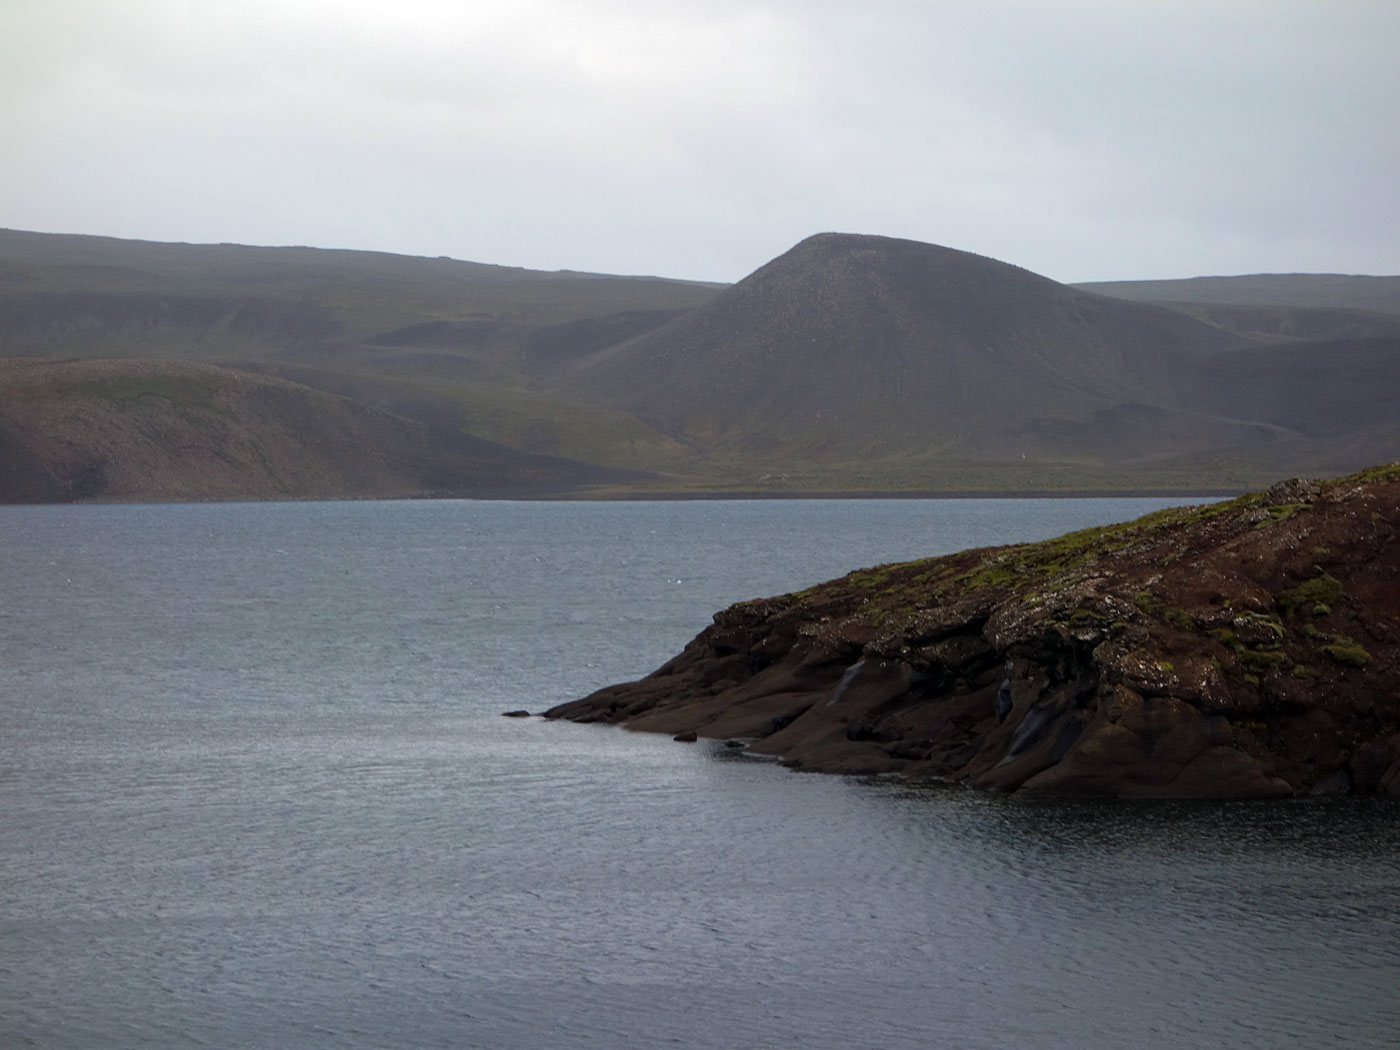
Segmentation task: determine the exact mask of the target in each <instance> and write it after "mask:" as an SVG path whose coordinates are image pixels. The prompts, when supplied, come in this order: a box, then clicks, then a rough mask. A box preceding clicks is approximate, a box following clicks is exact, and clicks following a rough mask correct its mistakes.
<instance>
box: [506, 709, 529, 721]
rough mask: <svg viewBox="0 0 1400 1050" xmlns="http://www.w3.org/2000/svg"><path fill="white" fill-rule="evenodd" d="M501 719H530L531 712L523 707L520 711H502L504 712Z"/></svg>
mask: <svg viewBox="0 0 1400 1050" xmlns="http://www.w3.org/2000/svg"><path fill="white" fill-rule="evenodd" d="M501 717H502V718H529V717H530V712H529V711H526V710H525V709H524V708H523V707H522V708H521V709H520V710H519V711H502V712H501Z"/></svg>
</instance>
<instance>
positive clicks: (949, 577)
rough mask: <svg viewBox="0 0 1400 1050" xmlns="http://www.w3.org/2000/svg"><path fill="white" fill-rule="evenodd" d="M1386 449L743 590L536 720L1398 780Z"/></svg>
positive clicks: (927, 776)
mask: <svg viewBox="0 0 1400 1050" xmlns="http://www.w3.org/2000/svg"><path fill="white" fill-rule="evenodd" d="M1397 526H1400V464H1392V465H1389V466H1384V467H1377V468H1373V469H1372V470H1369V471H1365V472H1363V473H1360V474H1355V475H1351V476H1349V477H1345V478H1340V479H1335V480H1329V481H1322V482H1314V481H1304V480H1301V479H1294V480H1291V481H1286V482H1281V483H1279V484H1277V485H1275V486H1274V487H1273V488H1271V489H1269V490H1268V491H1267V492H1262V493H1255V494H1252V495H1248V496H1243V497H1240V498H1238V499H1234V500H1230V501H1228V502H1222V503H1215V504H1210V505H1206V506H1201V507H1188V508H1173V509H1169V510H1165V511H1160V512H1158V513H1156V514H1151V515H1148V516H1147V517H1144V518H1141V519H1139V520H1137V521H1134V522H1130V523H1127V524H1123V525H1113V526H1107V527H1103V528H1095V529H1087V530H1084V531H1081V532H1075V533H1070V534H1068V535H1066V536H1062V537H1059V538H1058V539H1053V540H1048V541H1045V542H1041V543H1031V544H1021V545H1016V546H1009V547H998V548H988V549H982V550H970V551H964V552H962V553H959V554H953V555H949V556H946V557H938V558H931V559H927V560H922V561H914V562H907V563H903V564H897V565H884V566H879V567H876V568H872V569H864V570H860V571H857V572H853V573H850V574H849V575H847V576H845V577H842V578H841V579H838V580H833V581H831V582H828V583H824V584H821V585H819V586H816V587H812V588H810V589H808V590H805V591H801V592H798V593H795V594H787V595H783V596H781V597H776V598H768V599H760V600H755V601H748V602H742V603H739V604H737V605H734V606H732V607H730V608H728V609H726V610H724V611H722V612H720V613H718V614H716V616H715V617H714V623H713V624H712V625H711V626H710V627H708V628H706V629H705V630H704V631H703V632H701V633H700V634H699V635H698V636H697V637H696V638H695V639H694V640H693V641H691V642H690V644H688V645H687V646H686V647H685V649H684V651H683V652H681V653H680V654H679V655H678V656H676V657H675V658H674V659H672V660H670V661H669V662H668V663H666V664H665V665H664V666H662V667H661V668H659V669H658V670H656V671H654V672H653V673H652V674H650V675H648V676H647V677H646V678H643V679H641V680H639V681H636V682H630V683H625V684H621V685H614V686H609V687H607V688H604V689H601V690H599V691H597V692H596V693H593V694H592V695H591V696H588V697H585V698H583V699H581V700H576V701H573V702H571V703H566V704H562V705H560V706H558V707H555V708H553V709H552V710H550V711H548V712H546V717H547V718H567V719H572V720H574V721H579V722H609V723H615V724H620V725H625V726H627V727H628V728H630V729H636V730H645V731H652V732H665V733H670V734H673V735H675V736H677V737H678V738H679V739H683V740H686V739H695V737H696V736H700V737H712V738H719V739H726V740H731V741H734V742H736V743H742V745H743V746H744V747H745V748H746V749H747V750H748V751H749V752H750V753H753V754H757V755H768V756H776V757H777V758H778V759H780V760H781V761H782V762H783V763H784V764H785V765H787V766H789V767H792V768H794V769H799V770H807V771H814V772H830V773H858V774H886V773H888V774H899V775H902V776H905V777H908V778H911V779H916V780H922V781H931V782H941V783H948V784H963V785H968V786H972V787H977V788H983V789H990V790H994V791H1002V792H1013V791H1014V792H1021V793H1024V794H1035V795H1044V796H1061V797H1071V796H1120V797H1137V798H1190V797H1220V798H1248V797H1269V796H1287V795H1299V794H1348V793H1350V794H1358V795H1368V794H1379V795H1392V796H1395V795H1400V542H1397Z"/></svg>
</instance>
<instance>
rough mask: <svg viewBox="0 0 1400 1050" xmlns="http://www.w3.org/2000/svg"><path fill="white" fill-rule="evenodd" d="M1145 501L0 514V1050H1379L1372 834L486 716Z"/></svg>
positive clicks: (1383, 893) (1286, 813)
mask: <svg viewBox="0 0 1400 1050" xmlns="http://www.w3.org/2000/svg"><path fill="white" fill-rule="evenodd" d="M1162 505H1164V503H1163V502H1162V501H1150V500H965V501H940V500H907V501H906V500H895V501H752V502H748V501H736V502H729V501H713V502H710V501H706V502H676V503H486V502H472V501H442V502H416V503H369V502H367V503H309V504H306V503H303V504H203V505H167V506H86V507H28V508H26V507H6V508H0V540H3V542H4V548H3V549H4V551H5V554H4V560H3V566H0V584H3V592H0V593H3V595H4V602H3V607H0V720H2V721H0V834H3V841H4V844H5V846H4V849H5V852H4V861H3V869H0V874H2V875H3V879H2V880H0V1045H4V1046H12V1045H13V1046H26V1045H29V1046H52V1047H113V1046H133V1047H135V1046H141V1047H187V1046H199V1045H205V1046H219V1047H243V1046H246V1047H263V1046H280V1047H300V1046H307V1047H310V1046H328V1045H335V1046H366V1047H439V1046H440V1047H457V1046H471V1047H503V1048H504V1047H510V1048H513V1047H521V1048H524V1047H535V1048H538V1047H556V1046H557V1047H653V1046H666V1045H670V1046H678V1047H730V1046H774V1047H777V1046H784V1047H786V1046H793V1047H798V1046H800V1047H832V1048H835V1047H856V1046H881V1047H915V1046H920V1047H922V1046H939V1045H947V1046H957V1047H989V1048H990V1047H1005V1046H1013V1045H1017V1046H1038V1047H1066V1048H1069V1047H1074V1048H1091V1050H1092V1048H1096V1047H1104V1048H1108V1047H1115V1048H1116V1047H1122V1046H1128V1045H1131V1046H1137V1047H1163V1048H1165V1047H1208V1046H1209V1047H1215V1046H1219V1045H1221V1044H1222V1043H1226V1042H1228V1043H1229V1044H1232V1045H1234V1046H1237V1047H1260V1048H1264V1047H1270V1048H1273V1047H1319V1046H1343V1045H1345V1046H1349V1047H1358V1046H1360V1047H1367V1046H1378V1047H1379V1046H1393V1045H1395V1037H1394V1033H1395V1031H1396V1030H1397V1029H1400V1003H1398V1001H1400V996H1397V994H1396V991H1397V989H1400V863H1398V860H1397V859H1398V858H1400V831H1397V826H1400V825H1398V824H1397V819H1396V818H1397V816H1400V810H1397V807H1396V806H1395V805H1394V804H1390V803H1386V802H1376V801H1371V802H1366V801H1358V800H1304V801H1296V802H1286V803H1270V804H1238V803H1237V804H1229V803H1208V804H1190V805H1187V804H1161V805H1151V806H1142V805H1132V806H1122V805H1108V804H1089V803H1078V804H1065V803H1059V804H1049V803H1026V802H1023V801H1019V800H1015V799H1002V798H992V797H986V796H980V795H973V794H969V793H964V792H947V791H924V790H916V789H913V788H909V787H905V786H900V785H897V784H891V783H887V782H872V781H861V780H855V779H848V778H832V777H817V776H805V775H796V774H791V773H788V772H786V771H784V770H782V769H779V768H777V767H774V766H771V765H768V764H762V763H756V762H753V761H749V760H744V759H736V758H735V757H734V756H732V755H730V754H728V753H726V752H725V751H724V750H723V749H722V748H715V747H711V746H707V745H704V744H701V745H697V746H682V745H678V744H674V743H672V742H671V741H670V740H667V739H665V738H657V737H650V736H646V735H640V734H629V733H626V732H623V731H619V730H615V729H610V728H604V727H596V726H575V725H567V724H557V723H544V722H542V721H540V720H534V719H532V720H524V721H519V720H508V719H502V718H500V717H499V714H500V712H501V711H504V710H507V709H511V708H519V707H524V708H528V709H531V710H540V709H543V708H544V707H546V706H548V705H550V704H553V703H556V702H559V701H561V700H564V699H570V698H573V697H575V696H578V695H582V694H583V693H585V692H587V691H589V690H591V689H593V688H596V687H597V686H600V685H603V684H606V683H608V682H611V681H616V680H620V679H623V678H630V677H635V676H638V675H641V674H644V673H646V672H647V671H649V670H651V669H652V668H654V667H655V666H657V665H658V664H660V663H661V662H663V661H664V660H665V659H667V658H668V657H669V656H671V655H672V654H673V653H674V652H676V651H678V650H679V649H680V647H681V646H683V645H684V644H685V642H686V641H687V640H689V638H690V637H692V636H693V635H694V634H695V633H696V632H697V631H699V630H700V629H701V628H703V627H704V626H705V625H706V624H707V623H708V622H709V617H710V615H711V614H712V613H713V612H714V611H716V610H718V609H720V608H722V607H723V606H725V605H727V604H729V603H731V602H733V601H736V600H740V599H744V598H751V597H758V596H763V595H770V594H777V593H781V592H784V591H789V590H795V589H799V588H802V587H806V586H808V585H810V584H812V583H815V582H817V581H819V580H821V579H826V578H829V577H832V576H835V575H839V574H841V573H844V572H846V571H849V570H851V569H854V568H858V567H863V566H866V565H871V564H876V563H879V562H884V561H891V560H899V559H904V558H909V557H916V556H922V555H928V554H936V553H943V552H947V551H951V550H955V549H960V548H963V547H967V546H978V545H985V544H992V543H1003V542H1012V541H1016V540H1021V539H1031V538H1040V537H1044V536H1049V535H1054V534H1058V533H1060V532H1064V531H1066V530H1068V529H1071V528H1076V527H1082V526H1085V525H1089V524H1097V523H1102V522H1105V521H1111V520H1124V519H1126V518H1130V517H1134V516H1136V515H1138V514H1141V513H1145V512H1147V511H1149V510H1152V509H1156V508H1157V507H1160V506H1162Z"/></svg>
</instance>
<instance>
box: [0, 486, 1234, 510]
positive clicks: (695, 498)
mask: <svg viewBox="0 0 1400 1050" xmlns="http://www.w3.org/2000/svg"><path fill="white" fill-rule="evenodd" d="M1246 491H1248V490H1247V489H1243V488H1230V489H1211V488H1195V489H1060V490H1039V489H1007V490H1004V491H986V490H982V489H918V490H904V491H898V492H888V491H883V490H880V489H842V490H836V491H830V492H826V491H821V490H811V489H804V490H801V491H791V492H787V491H783V490H781V489H744V490H742V491H735V492H712V491H707V490H704V489H686V490H677V491H674V492H647V493H636V492H601V493H600V492H553V493H550V492H544V493H541V492H537V491H536V492H530V491H521V490H519V489H515V488H513V487H512V488H506V489H494V490H488V491H483V492H477V493H470V494H450V493H426V492H425V493H419V494H416V495H406V496H291V497H287V498H281V499H259V498H257V497H255V496H248V497H243V498H238V497H234V498H229V499H172V500H160V499H154V500H153V499H140V498H135V499H82V500H61V501H51V502H48V501H0V507H76V506H97V507H111V506H161V505H164V504H169V505H172V506H173V505H179V504H195V503H198V504H204V503H337V502H346V503H362V502H373V501H383V502H386V503H397V502H403V501H405V500H407V501H414V500H483V501H489V502H498V503H687V502H690V503H714V502H719V501H722V500H743V501H760V500H862V499H864V500H877V499H878V500H935V499H958V500H962V499H1018V500H1020V499H1202V500H1219V499H1232V498H1234V497H1236V496H1239V495H1242V494H1244V493H1245V492H1246Z"/></svg>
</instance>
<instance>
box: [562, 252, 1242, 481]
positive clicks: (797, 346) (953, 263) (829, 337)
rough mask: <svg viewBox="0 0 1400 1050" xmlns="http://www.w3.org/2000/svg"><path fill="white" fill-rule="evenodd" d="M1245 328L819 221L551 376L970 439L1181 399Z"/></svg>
mask: <svg viewBox="0 0 1400 1050" xmlns="http://www.w3.org/2000/svg"><path fill="white" fill-rule="evenodd" d="M1240 341H1241V340H1240V339H1239V338H1238V337H1236V336H1234V335H1232V334H1230V333H1227V332H1224V331H1222V330H1220V329H1218V328H1216V327H1212V326H1210V325H1207V324H1204V323H1201V322H1199V321H1195V320H1193V319H1191V318H1188V317H1185V316H1182V315H1180V314H1178V313H1175V312H1172V311H1169V310H1166V309H1162V308H1159V307H1153V306H1146V305H1142V304H1137V303H1126V302H1121V301H1117V300H1113V299H1107V298H1103V297H1100V296H1095V295H1091V294H1088V293H1085V292H1081V291H1078V290H1076V289H1073V288H1070V287H1068V286H1065V285H1062V284H1058V283H1056V282H1054V281H1051V280H1049V279H1047V278H1044V277H1040V276H1038V275H1036V274H1033V273H1030V272H1029V271H1027V270H1023V269H1021V268H1019V267H1016V266H1011V265H1008V264H1006V263H1001V262H997V261H996V260H993V259H988V258H984V257H982V256H977V255H972V254H970V253H967V252H961V251H955V250H953V249H950V248H942V247H938V246H935V245H930V244H922V243H919V242H915V241H905V240H894V239H890V238H884V237H865V236H852V235H841V234H822V235H819V236H816V237H812V238H809V239H807V240H805V241H803V242H802V243H800V244H798V245H797V246H796V247H795V248H793V249H792V250H791V251H789V252H787V253H786V254H784V255H782V256H780V257H778V258H777V259H775V260H773V261H772V262H770V263H769V264H768V265H766V266H764V267H762V268H761V269H759V270H757V271H756V272H755V273H753V274H752V275H750V276H749V277H747V278H745V279H744V280H743V281H741V282H739V283H738V284H736V285H734V286H733V287H731V288H729V289H726V290H725V291H723V292H721V293H720V294H719V295H718V296H716V297H715V299H714V300H712V301H711V302H710V303H708V304H706V305H703V306H700V307H698V308H696V309H694V310H692V311H690V312H688V313H686V314H684V315H682V316H680V317H678V318H676V319H675V320H673V321H671V322H669V323H668V324H665V325H663V326H661V327H660V328H656V329H653V330H651V331H649V332H645V333H643V334H641V335H639V336H637V337H636V338H633V339H631V340H628V341H626V342H623V343H620V344H618V345H615V346H612V347H609V348H607V349H604V350H601V351H599V352H596V353H594V354H592V355H590V356H588V357H585V358H582V359H580V360H578V361H576V362H575V363H574V365H573V367H572V368H570V369H569V370H567V371H565V372H564V373H563V374H562V375H561V376H560V377H558V378H557V379H556V380H555V381H554V384H553V386H552V387H551V389H553V390H555V391H557V392H561V393H563V392H568V393H570V394H572V395H573V396H583V397H589V398H595V399H602V400H605V401H608V402H609V403H612V404H615V405H618V406H620V407H624V408H626V409H628V410H629V411H632V412H635V413H637V414H638V415H639V416H641V417H642V418H644V419H646V420H648V421H650V422H653V423H654V424H655V425H657V426H659V427H661V428H662V429H664V430H666V431H668V432H673V433H677V434H681V435H684V436H686V437H688V438H690V439H693V440H696V441H700V442H703V443H705V444H707V445H710V446H720V447H723V446H733V447H738V448H744V449H753V450H760V451H762V450H771V449H775V448H778V449H782V448H786V449H791V450H820V451H822V452H825V453H829V454H842V453H844V454H851V453H878V454H884V453H890V452H896V451H902V452H925V451H929V450H931V449H934V450H940V451H944V452H950V453H957V454H960V455H977V454H981V452H982V451H983V450H984V449H985V448H986V447H987V446H986V443H987V441H988V439H989V438H991V437H993V436H995V435H1000V434H1002V433H1004V432H1006V431H1007V430H1008V429H1023V428H1025V427H1026V426H1027V425H1028V424H1030V423H1031V422H1032V421H1034V420H1036V419H1040V418H1045V417H1049V418H1068V419H1082V418H1085V417H1087V416H1088V415H1090V414H1092V413H1093V412H1095V411H1097V410H1102V409H1106V408H1111V407H1114V406H1116V405H1120V404H1125V403H1145V404H1149V405H1152V406H1155V407H1156V408H1158V409H1162V410H1176V409H1178V408H1180V407H1182V406H1183V405H1185V404H1188V403H1189V402H1190V400H1191V398H1190V393H1189V390H1190V385H1191V379H1190V371H1191V369H1192V368H1193V367H1194V364H1195V360H1196V357H1197V356H1198V355H1201V354H1205V353H1209V352H1214V351H1219V350H1222V349H1224V348H1226V347H1230V346H1235V345H1238V344H1239V343H1240ZM1036 451H1037V453H1042V452H1044V451H1046V450H1045V449H1037V450H1036Z"/></svg>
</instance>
